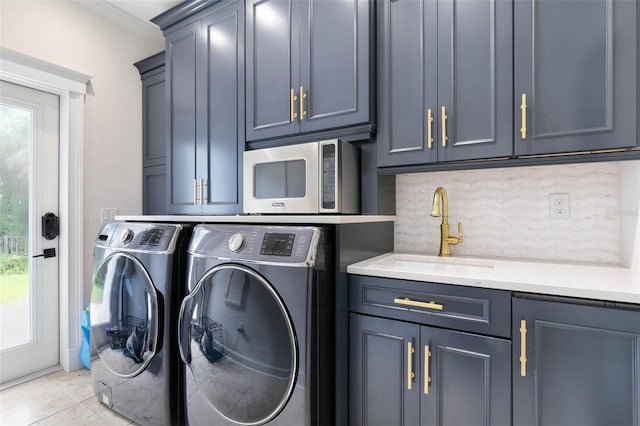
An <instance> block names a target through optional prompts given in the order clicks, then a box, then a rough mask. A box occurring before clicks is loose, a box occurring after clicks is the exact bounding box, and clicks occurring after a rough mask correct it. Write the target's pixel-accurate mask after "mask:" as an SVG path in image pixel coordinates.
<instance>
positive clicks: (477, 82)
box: [431, 0, 562, 161]
mask: <svg viewBox="0 0 640 426" xmlns="http://www.w3.org/2000/svg"><path fill="white" fill-rule="evenodd" d="M556 3H558V2H556ZM561 3H562V2H561ZM511 5H512V2H510V1H503V0H477V1H467V0H446V1H439V2H438V9H437V14H438V55H437V62H438V103H437V105H433V108H435V109H436V113H437V119H436V123H437V125H436V127H437V129H438V132H437V137H436V140H437V144H436V145H437V146H438V161H452V160H468V159H477V158H489V157H500V156H510V155H511V154H512V152H513V136H512V135H513V133H512V130H511V129H512V114H513V112H512V111H513V110H512V76H513V70H512V53H511V52H512V43H513V42H512V6H511ZM431 59H432V60H436V58H431ZM443 108H444V116H443ZM443 117H445V118H444V119H443ZM445 132H446V136H445ZM445 138H446V140H444V139H445Z"/></svg>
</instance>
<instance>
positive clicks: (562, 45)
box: [514, 0, 638, 155]
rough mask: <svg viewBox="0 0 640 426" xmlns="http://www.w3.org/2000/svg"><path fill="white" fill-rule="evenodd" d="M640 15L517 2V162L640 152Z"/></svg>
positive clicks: (591, 3)
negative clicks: (635, 148)
mask: <svg viewBox="0 0 640 426" xmlns="http://www.w3.org/2000/svg"><path fill="white" fill-rule="evenodd" d="M637 8H638V2H636V1H628V0H588V1H586V0H582V1H553V0H537V1H535V2H534V1H533V0H515V10H514V16H515V23H514V28H515V50H514V51H515V55H514V57H515V66H514V69H515V78H514V87H515V93H514V105H515V107H516V108H515V110H514V113H515V117H516V124H515V126H514V127H515V129H514V130H515V133H514V149H515V154H516V155H527V154H546V153H557V152H572V151H585V150H600V149H613V148H623V147H633V146H636V144H637V143H638V134H637V120H638V98H637V94H638V65H637V64H638V62H637V61H638V33H637V31H638V29H637V16H638V15H637V13H638V10H637Z"/></svg>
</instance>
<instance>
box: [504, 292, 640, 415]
mask: <svg viewBox="0 0 640 426" xmlns="http://www.w3.org/2000/svg"><path fill="white" fill-rule="evenodd" d="M512 312H513V323H512V327H513V360H512V362H513V372H512V377H513V422H514V423H513V424H514V425H518V426H534V425H581V426H600V425H629V426H639V425H640V398H639V395H640V307H638V306H636V307H635V310H631V309H629V307H627V308H626V309H613V308H608V307H605V306H604V303H599V304H598V305H597V306H589V305H584V304H575V303H563V302H562V301H559V300H528V299H523V298H514V299H513V311H512Z"/></svg>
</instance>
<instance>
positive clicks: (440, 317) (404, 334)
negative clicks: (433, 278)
mask: <svg viewBox="0 0 640 426" xmlns="http://www.w3.org/2000/svg"><path fill="white" fill-rule="evenodd" d="M349 292H350V295H349V304H350V311H351V314H350V329H349V333H350V342H351V344H350V354H349V361H350V362H349V378H350V386H349V393H350V421H349V424H350V425H352V426H376V425H380V426H388V425H406V426H412V425H418V424H420V425H450V426H459V425H468V426H473V425H484V426H487V425H495V426H498V425H500V426H502V425H506V424H510V421H511V387H510V381H511V372H510V369H511V364H510V356H511V342H510V341H509V340H508V338H507V339H505V338H503V337H502V336H503V335H504V334H505V333H507V334H509V333H510V331H509V330H507V329H505V325H506V323H505V321H508V317H509V312H510V293H509V292H504V291H498V290H486V289H477V288H476V289H468V288H464V287H457V286H449V285H442V284H435V283H419V282H414V281H404V280H390V279H383V278H374V277H363V276H353V275H352V276H350V277H349ZM373 315H375V316H373ZM436 326H437V327H436ZM452 328H455V329H456V330H453V329H452ZM507 328H508V327H507ZM470 330H482V331H483V332H485V333H492V334H496V335H497V336H499V337H492V336H487V335H481V334H476V333H472V332H470Z"/></svg>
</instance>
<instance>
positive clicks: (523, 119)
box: [520, 93, 527, 140]
mask: <svg viewBox="0 0 640 426" xmlns="http://www.w3.org/2000/svg"><path fill="white" fill-rule="evenodd" d="M520 113H521V115H520V124H521V127H520V137H521V138H522V140H525V139H527V94H526V93H523V94H522V99H521V103H520Z"/></svg>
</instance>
